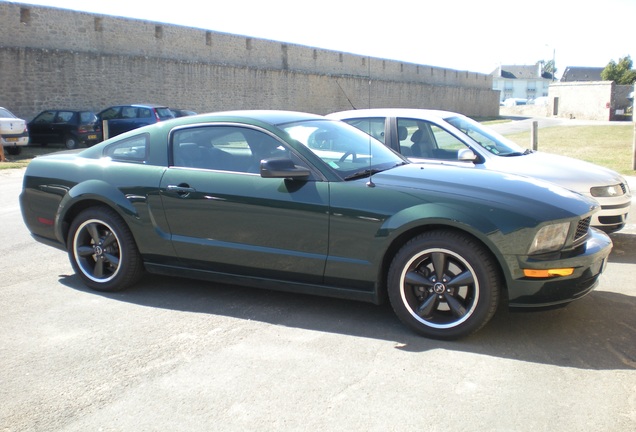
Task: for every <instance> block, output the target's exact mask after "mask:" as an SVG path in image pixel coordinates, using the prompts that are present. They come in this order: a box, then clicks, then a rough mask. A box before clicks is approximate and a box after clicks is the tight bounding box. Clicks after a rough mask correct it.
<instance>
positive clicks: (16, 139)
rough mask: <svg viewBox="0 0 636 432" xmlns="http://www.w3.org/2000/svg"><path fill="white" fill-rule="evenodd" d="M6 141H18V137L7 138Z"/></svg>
mask: <svg viewBox="0 0 636 432" xmlns="http://www.w3.org/2000/svg"><path fill="white" fill-rule="evenodd" d="M4 140H5V141H6V142H18V138H5V139H4Z"/></svg>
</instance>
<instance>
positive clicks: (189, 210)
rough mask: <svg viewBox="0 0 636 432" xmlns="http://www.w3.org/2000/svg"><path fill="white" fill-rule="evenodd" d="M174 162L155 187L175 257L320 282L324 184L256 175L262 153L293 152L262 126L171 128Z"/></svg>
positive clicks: (247, 272) (325, 230) (323, 247)
mask: <svg viewBox="0 0 636 432" xmlns="http://www.w3.org/2000/svg"><path fill="white" fill-rule="evenodd" d="M172 148H173V153H174V154H173V161H174V163H173V165H172V166H171V167H170V168H169V169H168V170H167V171H166V173H165V175H164V177H163V179H162V181H161V186H160V191H161V197H162V203H163V207H164V211H165V215H166V218H167V221H168V225H169V229H170V232H171V238H172V242H173V244H174V246H175V249H176V251H177V255H178V257H179V258H180V259H181V260H183V261H186V262H187V263H188V264H189V265H193V266H195V267H197V268H200V269H204V270H210V271H217V272H224V273H232V274H240V275H245V276H252V277H263V278H273V279H278V278H281V279H282V278H284V279H286V280H291V281H296V282H306V283H320V282H322V278H323V273H324V267H325V262H326V257H327V253H328V222H329V214H328V204H329V185H328V183H327V182H323V181H316V180H311V179H310V180H286V179H272V178H262V177H261V176H260V175H259V174H255V173H253V172H252V171H254V170H253V168H252V166H253V165H254V164H253V162H254V161H255V160H259V161H260V159H263V158H264V157H268V156H273V155H276V156H278V157H295V156H294V155H293V154H292V152H291V150H289V149H287V148H286V147H285V146H284V145H283V144H282V143H281V142H280V141H278V140H277V139H275V138H274V137H272V136H270V135H268V134H266V133H265V132H262V131H256V130H251V129H246V128H243V127H236V126H206V127H203V128H202V127H199V128H193V129H191V130H188V129H184V130H179V131H177V132H175V134H174V136H173V139H172Z"/></svg>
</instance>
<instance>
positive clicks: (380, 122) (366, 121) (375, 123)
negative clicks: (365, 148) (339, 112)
mask: <svg viewBox="0 0 636 432" xmlns="http://www.w3.org/2000/svg"><path fill="white" fill-rule="evenodd" d="M345 122H346V123H349V124H350V125H351V126H354V127H356V128H358V129H360V130H361V131H362V132H365V133H366V134H368V135H371V136H372V137H373V138H375V139H377V140H379V141H381V142H382V143H383V144H386V138H385V136H384V125H385V123H386V119H385V118H384V117H369V118H363V119H348V120H345Z"/></svg>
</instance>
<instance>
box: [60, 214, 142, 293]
mask: <svg viewBox="0 0 636 432" xmlns="http://www.w3.org/2000/svg"><path fill="white" fill-rule="evenodd" d="M67 242H68V244H67V246H68V255H69V259H70V261H71V265H72V266H73V270H74V271H75V273H76V274H77V275H79V276H80V278H81V279H82V282H84V284H85V285H86V286H88V287H89V288H92V289H94V290H97V291H111V292H112V291H120V290H123V289H125V288H128V287H130V286H131V285H133V284H134V283H136V282H137V281H138V280H139V279H140V278H141V276H142V274H143V262H142V260H141V255H140V254H139V251H138V249H137V245H136V244H135V240H134V238H133V236H132V233H131V232H130V230H129V229H128V227H127V226H126V224H125V223H124V221H123V220H122V219H121V217H120V216H119V215H118V214H117V213H116V212H115V211H113V210H112V209H109V208H107V207H92V208H88V209H86V210H84V211H82V212H81V213H80V214H79V215H78V216H77V217H76V218H75V219H74V220H73V222H72V223H71V226H70V230H69V235H68V240H67Z"/></svg>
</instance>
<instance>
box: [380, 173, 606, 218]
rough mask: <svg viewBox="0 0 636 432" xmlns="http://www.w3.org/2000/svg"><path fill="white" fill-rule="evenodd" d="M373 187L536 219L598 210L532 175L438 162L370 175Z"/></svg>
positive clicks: (424, 198)
mask: <svg viewBox="0 0 636 432" xmlns="http://www.w3.org/2000/svg"><path fill="white" fill-rule="evenodd" d="M373 183H374V184H376V186H386V187H395V188H398V187H401V188H404V190H405V191H407V192H410V193H411V194H414V195H419V196H420V198H422V199H423V200H424V201H426V200H435V201H447V202H458V201H462V202H464V203H469V204H470V203H471V202H474V203H475V205H476V206H484V205H485V206H489V207H491V208H495V207H496V208H506V209H508V210H513V211H514V212H517V213H526V214H528V215H530V214H531V215H532V217H535V218H537V219H542V220H549V219H561V218H569V217H573V216H580V215H583V214H587V213H589V212H590V211H592V210H594V209H597V208H598V204H597V203H596V201H594V200H592V199H591V198H587V197H584V196H583V195H581V194H578V193H575V192H572V191H570V190H568V189H565V188H563V187H560V186H558V185H556V184H554V183H550V182H546V181H542V180H539V179H536V178H533V177H526V176H519V175H515V174H510V173H505V172H499V171H491V170H478V169H474V168H470V167H456V166H448V165H437V164H408V165H404V166H401V167H397V168H394V169H391V170H388V171H384V172H382V173H379V174H376V175H374V176H373Z"/></svg>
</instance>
